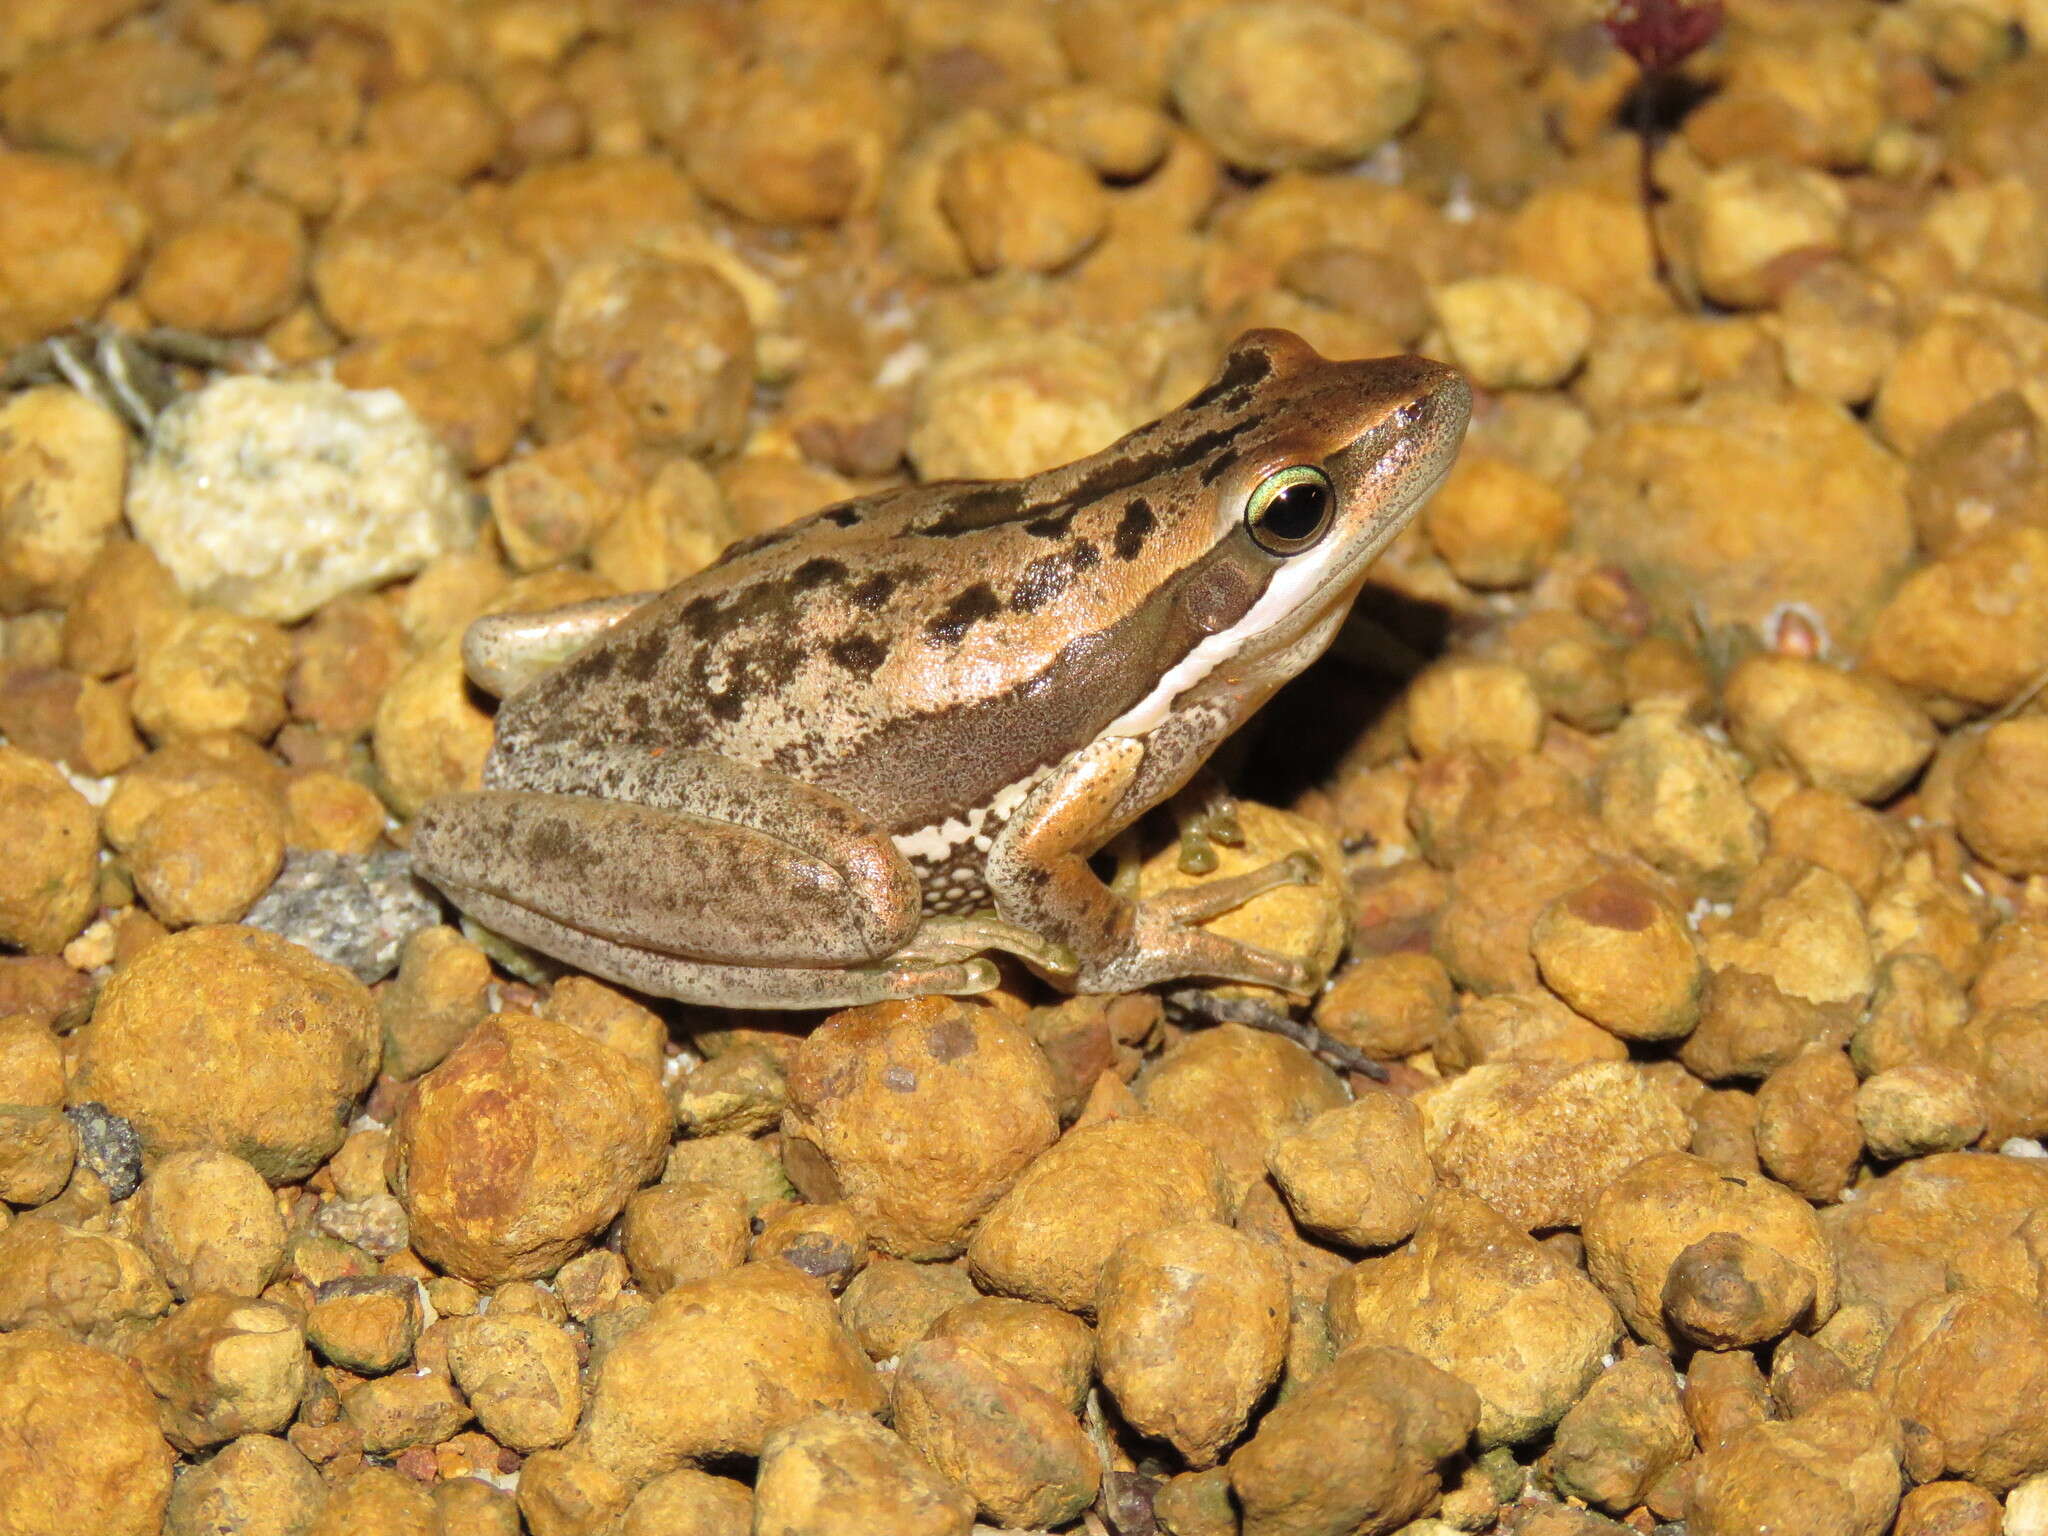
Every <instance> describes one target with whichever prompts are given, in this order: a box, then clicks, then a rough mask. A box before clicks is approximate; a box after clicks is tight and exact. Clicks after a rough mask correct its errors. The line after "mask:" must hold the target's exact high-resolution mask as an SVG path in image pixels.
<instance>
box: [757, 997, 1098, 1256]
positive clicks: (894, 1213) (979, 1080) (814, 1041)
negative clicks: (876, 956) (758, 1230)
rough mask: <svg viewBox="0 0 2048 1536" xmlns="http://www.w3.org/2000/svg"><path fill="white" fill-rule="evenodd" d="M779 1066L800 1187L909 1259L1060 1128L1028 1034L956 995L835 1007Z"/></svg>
mask: <svg viewBox="0 0 2048 1536" xmlns="http://www.w3.org/2000/svg"><path fill="white" fill-rule="evenodd" d="M788 1076H789V1107H788V1109H787V1110H786V1111H785V1112H784V1115H783V1134H784V1138H785V1140H784V1154H783V1155H784V1157H785V1159H786V1160H788V1161H789V1163H790V1166H791V1169H792V1172H793V1173H794V1174H795V1176H796V1178H797V1180H798V1183H799V1185H800V1186H801V1187H803V1188H805V1189H806V1191H807V1192H808V1193H810V1194H811V1195H812V1196H813V1197H814V1198H818V1199H833V1200H843V1201H844V1202H845V1203H846V1204H847V1205H849V1206H850V1207H851V1208H852V1209H853V1210H854V1211H855V1212H856V1213H857V1214H858V1215H859V1216H860V1217H861V1218H862V1220H863V1221H864V1222H865V1223H866V1224H867V1227H868V1232H869V1235H870V1236H871V1237H872V1239H873V1240H874V1242H875V1244H876V1245H877V1246H878V1247H880V1248H881V1249H883V1250H884V1251H886V1252H891V1253H895V1254H898V1255H900V1256H902V1257H905V1258H922V1259H932V1258H946V1257H950V1256H951V1255H953V1254H956V1253H958V1252H959V1251H960V1250H961V1249H962V1248H963V1247H964V1246H965V1245H966V1242H967V1238H968V1234H969V1233H970V1231H972V1229H973V1227H974V1224H975V1222H976V1221H977V1220H978V1219H979V1218H980V1217H981V1216H982V1215H983V1213H985V1212H986V1211H987V1210H988V1209H989V1207H990V1206H992V1205H993V1204H995V1202H996V1201H997V1200H999V1199H1000V1198H1001V1197H1002V1196H1003V1194H1004V1193H1005V1191H1007V1190H1008V1189H1009V1188H1010V1186H1011V1184H1012V1183H1013V1181H1014V1180H1015V1179H1016V1177H1017V1175H1018V1174H1019V1173H1020V1172H1022V1171H1023V1170H1024V1169H1025V1167H1026V1166H1027V1165H1030V1164H1031V1162H1032V1160H1033V1159H1034V1158H1036V1157H1037V1156H1038V1155H1039V1154H1040V1153H1042V1152H1044V1151H1045V1149H1046V1148H1048V1147H1050V1146H1051V1145H1052V1143H1053V1139H1054V1138H1055V1137H1056V1136H1057V1135H1058V1134H1059V1120H1058V1116H1057V1113H1056V1108H1055V1105H1054V1101H1053V1079H1052V1071H1051V1068H1050V1066H1049V1065H1048V1063H1047V1062H1046V1059H1045V1055H1044V1053H1043V1052H1042V1051H1040V1050H1039V1048H1038V1046H1037V1043H1036V1042H1035V1041H1033V1040H1032V1038H1031V1035H1030V1032H1029V1031H1028V1030H1027V1029H1025V1028H1024V1027H1023V1025H1022V1024H1021V1023H1019V1022H1016V1021H1013V1020H1012V1019H1011V1018H1009V1017H1008V1016H1006V1015H1005V1014H1003V1013H1002V1012H1000V1011H998V1010H996V1009H994V1008H990V1007H987V1006H985V1005H983V1004H980V1003H976V1002H972V1001H969V1000H966V999H954V998H938V997H929V998H918V999H914V1000H911V1001H907V1002H888V1003H876V1004H872V1005H870V1006H868V1007H864V1008H855V1009H848V1010H846V1011H844V1012H841V1013H836V1014H834V1015H833V1016H832V1017H831V1018H829V1019H827V1020H826V1021H825V1023H824V1024H823V1025H821V1026H820V1027H819V1028H818V1029H816V1030H814V1031H813V1032H812V1033H811V1034H810V1035H809V1036H808V1037H807V1038H806V1039H805V1040H804V1042H803V1043H802V1045H801V1046H799V1047H798V1049H797V1051H796V1054H795V1056H794V1057H793V1059H792V1061H791V1063H790V1068H789V1074H788ZM821 1175H824V1176H825V1177H823V1178H821V1177H820V1176H821ZM828 1183H829V1188H828V1187H827V1186H828Z"/></svg>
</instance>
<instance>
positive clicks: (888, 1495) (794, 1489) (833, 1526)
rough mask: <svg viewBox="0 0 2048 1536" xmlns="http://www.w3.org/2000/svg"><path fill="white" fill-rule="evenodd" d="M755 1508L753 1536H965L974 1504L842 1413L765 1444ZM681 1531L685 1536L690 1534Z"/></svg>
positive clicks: (894, 1439) (875, 1429) (861, 1420)
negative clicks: (831, 1534)
mask: <svg viewBox="0 0 2048 1536" xmlns="http://www.w3.org/2000/svg"><path fill="white" fill-rule="evenodd" d="M754 1508H755V1513H754V1518H753V1523H752V1525H751V1527H750V1529H751V1530H752V1532H753V1533H755V1536H799V1533H802V1532H813V1531H816V1532H825V1531H847V1532H853V1531H888V1532H890V1533H891V1536H899V1533H900V1536H967V1533H968V1532H969V1531H970V1530H971V1529H972V1527H973V1525H974V1501H973V1500H972V1499H971V1498H969V1497H968V1496H967V1494H966V1493H965V1492H963V1491H962V1490H961V1488H960V1487H959V1485H957V1484H956V1483H954V1482H953V1481H952V1480H951V1479H949V1478H947V1477H945V1476H943V1475H942V1474H940V1473H939V1472H937V1471H936V1470H935V1469H933V1468H932V1467H931V1466H930V1465H929V1464H928V1463H927V1462H925V1461H924V1460H922V1459H920V1458H919V1457H918V1456H917V1455H916V1454H915V1453H914V1452H913V1451H912V1450H911V1449H910V1447H909V1446H907V1445H905V1444H904V1443H903V1441H902V1439H900V1438H899V1437H898V1436H897V1435H896V1434H894V1433H892V1432H891V1431H890V1430H887V1429H884V1428H883V1427H882V1426H881V1425H880V1424H877V1423H876V1422H875V1421H874V1420H873V1419H871V1418H868V1417H867V1416H865V1415H863V1414H856V1413H847V1412H844V1411H836V1412H834V1411H828V1412H825V1413H819V1414H813V1415H812V1416H811V1417H810V1418H807V1419H799V1420H798V1421H797V1422H796V1423H794V1424H791V1425H789V1426H788V1427H787V1428H785V1429H779V1430H777V1431H776V1432H775V1433H774V1434H772V1435H770V1436H769V1437H768V1440H767V1442H766V1444H764V1445H763V1446H762V1447H761V1466H760V1472H759V1474H758V1475H757V1477H756V1479H755V1482H754ZM629 1528H630V1527H629ZM679 1529H680V1530H681V1531H682V1532H683V1536H690V1528H689V1527H682V1528H679Z"/></svg>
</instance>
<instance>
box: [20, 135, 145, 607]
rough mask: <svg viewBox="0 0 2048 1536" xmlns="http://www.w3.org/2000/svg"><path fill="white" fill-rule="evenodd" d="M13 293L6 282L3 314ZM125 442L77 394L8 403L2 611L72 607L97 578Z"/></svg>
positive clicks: (117, 427) (119, 490) (111, 525)
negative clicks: (88, 583)
mask: <svg viewBox="0 0 2048 1536" xmlns="http://www.w3.org/2000/svg"><path fill="white" fill-rule="evenodd" d="M0 163H4V162H0ZM5 293H6V284H5V279H4V277H0V316H4V310H5V304H6V297H5ZM4 324H5V321H4V318H0V327H4ZM126 439H127V434H126V432H125V431H124V430H123V428H122V425H121V422H120V419H119V418H118V417H117V416H115V415H114V413H113V412H112V411H110V410H108V409H107V408H106V407H105V406H103V405H101V404H99V403H98V402H97V401H95V400H92V399H89V398H88V397H87V396H85V395H82V394H80V393H78V392H77V391H76V390H72V389H65V388H61V387H57V386H52V387H49V388H44V389H27V390H22V391H20V392H18V393H16V394H15V395H13V396H12V397H11V398H10V399H9V400H8V401H7V403H6V404H5V405H4V406H0V613H21V612H24V611H26V610H28V609H32V608H38V607H42V606H45V605H49V604H55V603H61V602H64V601H65V600H67V599H69V598H71V597H72V596H73V595H74V594H76V593H77V592H78V591H79V589H80V588H81V586H82V585H84V584H85V583H86V581H87V578H88V577H89V576H91V575H92V573H93V570H94V568H95V566H96V565H97V564H98V559H99V555H100V552H101V550H102V549H103V548H105V547H106V546H107V544H108V542H109V539H110V538H111V536H112V535H114V534H115V533H116V532H117V530H118V529H119V528H120V523H121V498H122V494H123V490H124V487H125V486H126V484H127V479H128V453H129V450H128V443H127V440H126Z"/></svg>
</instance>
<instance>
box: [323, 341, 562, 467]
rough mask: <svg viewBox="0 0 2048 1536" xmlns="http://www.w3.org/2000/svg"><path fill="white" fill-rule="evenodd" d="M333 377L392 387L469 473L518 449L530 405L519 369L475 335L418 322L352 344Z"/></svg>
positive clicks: (350, 382) (337, 363) (337, 362)
mask: <svg viewBox="0 0 2048 1536" xmlns="http://www.w3.org/2000/svg"><path fill="white" fill-rule="evenodd" d="M334 376H335V378H337V379H338V380H340V381H341V382H342V383H344V384H346V385H347V386H348V387H349V388H350V389H391V390H396V391H397V392H398V393H399V394H400V395H401V396H403V397H404V399H405V403H406V404H407V405H409V406H411V407H412V409H413V414H415V415H416V416H418V417H419V418H420V420H421V421H424V422H425V423H426V424H427V425H428V426H429V427H431V428H433V430H434V433H435V435H436V436H438V437H439V438H440V439H441V441H442V442H443V443H444V444H446V445H447V447H448V450H449V452H451V453H452V454H454V455H455V461H456V463H458V464H460V465H461V466H462V467H463V468H464V469H465V470H468V471H469V472H470V473H471V474H475V473H477V472H478V471H479V470H485V469H489V468H490V467H491V466H492V465H494V464H496V463H498V462H499V461H500V460H501V459H503V458H504V457H505V456H506V455H507V454H508V453H510V452H511V451H512V445H513V443H514V442H516V441H517V440H518V437H519V433H520V430H521V428H523V427H524V426H525V425H526V418H527V415H528V412H529V409H530V406H531V400H530V395H531V391H530V390H529V389H527V388H526V387H525V385H524V383H523V381H522V380H521V379H520V377H519V375H518V374H517V373H516V372H515V371H514V370H513V369H512V368H511V367H510V366H508V365H507V363H506V362H505V360H504V358H503V357H502V356H501V355H499V354H497V353H494V352H492V351H491V350H490V349H489V348H488V347H486V346H484V345H483V344H482V343H481V342H479V341H478V340H477V339H476V338H475V337H473V336H471V335H469V334H467V333H466V332H463V331H459V330H455V329H453V328H450V327H447V326H434V325H426V326H414V327H409V328H407V329H405V330H402V331H395V332H393V333H392V334H390V335H388V336H380V337H376V338H374V339H372V340H369V341H366V342H363V343H362V344H360V345H358V346H356V347H352V348H350V349H349V350H348V351H347V352H344V353H343V354H342V355H341V356H340V357H339V358H337V359H336V360H335V365H334Z"/></svg>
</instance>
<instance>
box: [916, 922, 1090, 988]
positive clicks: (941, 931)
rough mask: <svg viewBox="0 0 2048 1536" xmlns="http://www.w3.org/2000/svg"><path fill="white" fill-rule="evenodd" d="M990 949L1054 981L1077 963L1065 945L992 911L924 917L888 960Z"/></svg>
mask: <svg viewBox="0 0 2048 1536" xmlns="http://www.w3.org/2000/svg"><path fill="white" fill-rule="evenodd" d="M992 949H993V950H999V951H1001V952H1002V953H1003V954H1006V955H1015V956H1016V957H1017V958H1018V959H1020V960H1022V961H1023V962H1024V963H1025V964H1026V965H1028V966H1030V967H1031V968H1032V969H1033V970H1035V971H1039V972H1041V973H1042V974H1044V975H1046V976H1048V977H1050V978H1051V979H1053V980H1055V981H1063V980H1066V979H1067V978H1069V977H1071V976H1073V975H1074V974H1075V973H1076V972H1077V971H1078V970H1079V969H1080V967H1081V962H1080V959H1079V957H1078V956H1076V955H1075V953H1074V952H1073V951H1072V950H1071V949H1069V948H1067V946H1066V945H1064V944H1057V943H1054V942H1053V941H1052V940H1051V939H1048V938H1046V937H1044V936H1043V935H1041V934H1036V933H1033V932H1032V931H1031V930H1030V929H1029V928H1020V927H1019V926H1018V925H1017V924H1015V923H1006V922H1004V921H1003V920H1002V919H1001V918H1000V917H997V916H996V915H995V914H994V913H993V912H970V913H966V914H964V915H960V916H939V917H927V918H926V919H925V920H924V921H923V922H922V923H921V924H919V925H918V930H917V934H916V936H915V937H913V938H912V939H911V941H910V942H909V943H908V944H906V945H904V947H903V949H902V950H901V952H899V953H898V954H897V955H895V956H893V957H892V959H891V963H892V964H902V963H906V962H916V961H919V960H922V961H928V962H942V961H948V960H964V959H966V958H967V957H969V956H971V955H979V954H982V953H984V952H986V951H988V950H992ZM983 990H986V989H983Z"/></svg>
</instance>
